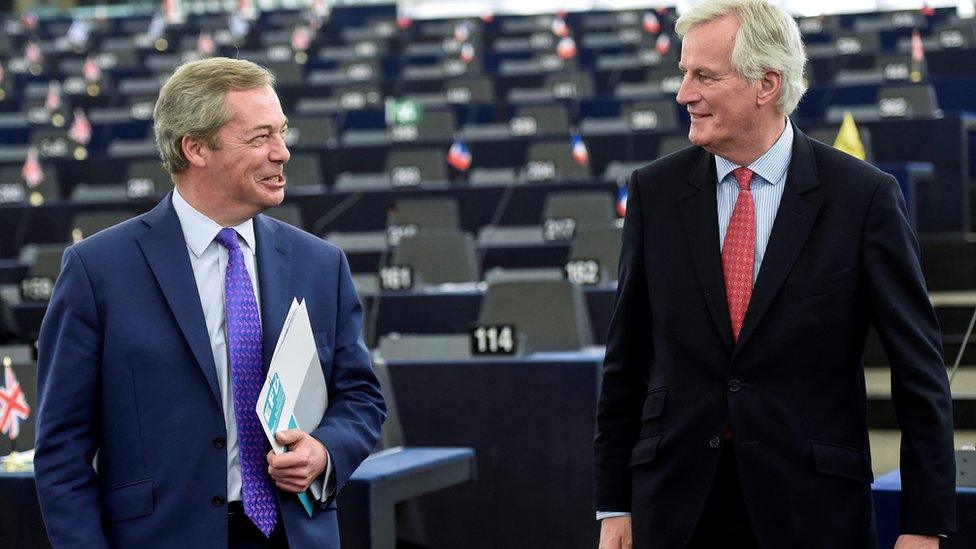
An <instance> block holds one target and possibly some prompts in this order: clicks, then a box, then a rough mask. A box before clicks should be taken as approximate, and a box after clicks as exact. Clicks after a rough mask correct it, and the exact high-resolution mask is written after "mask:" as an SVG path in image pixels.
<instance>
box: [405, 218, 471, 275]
mask: <svg viewBox="0 0 976 549" xmlns="http://www.w3.org/2000/svg"><path fill="white" fill-rule="evenodd" d="M390 263H391V265H398V266H409V267H410V268H411V269H412V270H413V275H414V281H415V284H414V285H415V286H417V285H435V284H445V283H461V282H476V281H478V280H479V278H480V273H479V269H478V259H477V255H476V253H475V247H474V239H472V238H471V235H470V234H468V233H464V232H459V231H425V232H423V233H419V234H417V235H415V236H410V237H406V238H403V239H401V240H400V243H399V245H398V246H397V247H396V250H395V251H394V252H393V259H392V261H391V262H390Z"/></svg>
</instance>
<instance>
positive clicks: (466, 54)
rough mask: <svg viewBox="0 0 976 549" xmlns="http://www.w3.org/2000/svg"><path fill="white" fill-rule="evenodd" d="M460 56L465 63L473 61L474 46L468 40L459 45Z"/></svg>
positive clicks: (468, 63)
mask: <svg viewBox="0 0 976 549" xmlns="http://www.w3.org/2000/svg"><path fill="white" fill-rule="evenodd" d="M460 58H461V61H462V62H463V63H464V64H465V65H470V64H471V62H472V61H474V46H473V45H471V43H470V42H465V43H464V45H463V46H461V54H460Z"/></svg>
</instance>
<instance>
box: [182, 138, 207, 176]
mask: <svg viewBox="0 0 976 549" xmlns="http://www.w3.org/2000/svg"><path fill="white" fill-rule="evenodd" d="M180 148H181V149H182V151H183V156H184V157H185V158H186V161H187V162H189V163H190V165H191V166H196V167H198V168H205V167H207V160H208V159H209V158H210V147H208V146H207V144H206V143H205V142H204V140H203V139H200V138H199V137H190V136H189V135H184V136H183V140H182V141H180Z"/></svg>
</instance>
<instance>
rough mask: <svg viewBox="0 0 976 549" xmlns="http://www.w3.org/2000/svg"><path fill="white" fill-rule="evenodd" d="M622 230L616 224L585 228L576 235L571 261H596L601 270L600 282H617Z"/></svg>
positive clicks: (570, 256) (570, 255) (570, 254)
mask: <svg viewBox="0 0 976 549" xmlns="http://www.w3.org/2000/svg"><path fill="white" fill-rule="evenodd" d="M621 232H622V228H621V227H618V226H616V225H615V224H610V225H606V226H603V227H598V226H583V227H581V228H580V229H579V231H578V232H577V233H576V240H574V241H573V247H572V249H571V250H570V252H569V260H570V261H584V260H591V261H595V262H596V264H597V266H598V267H599V269H600V282H602V283H604V284H606V283H610V282H616V281H617V270H618V269H617V267H618V264H619V262H620V242H621V240H620V239H621Z"/></svg>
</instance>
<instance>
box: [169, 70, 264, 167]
mask: <svg viewBox="0 0 976 549" xmlns="http://www.w3.org/2000/svg"><path fill="white" fill-rule="evenodd" d="M274 81H275V78H274V74H272V73H271V71H269V70H268V69H266V68H264V67H262V66H261V65H258V64H256V63H252V62H250V61H245V60H242V59H228V58H226V57H213V58H210V59H203V60H200V61H192V62H190V63H184V64H183V65H180V66H179V67H178V68H177V69H176V72H174V73H173V76H171V77H170V78H169V80H167V81H166V83H165V84H163V87H162V89H160V90H159V98H158V99H156V107H155V109H153V133H154V134H155V137H156V147H157V148H158V149H159V156H160V158H161V159H162V162H163V169H165V170H166V171H167V172H169V173H170V175H175V174H177V173H179V172H181V171H183V169H184V168H186V166H187V160H186V157H185V156H183V148H182V142H183V137H185V136H188V137H195V138H198V139H203V140H204V141H206V142H207V145H208V146H210V147H211V148H213V149H218V148H220V142H219V140H218V139H217V131H218V130H220V128H221V126H223V125H224V124H226V123H227V122H228V121H230V119H231V113H230V111H229V110H228V109H227V104H226V101H225V96H226V94H227V92H228V91H230V90H250V89H254V88H258V87H261V86H265V85H268V86H274Z"/></svg>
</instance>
